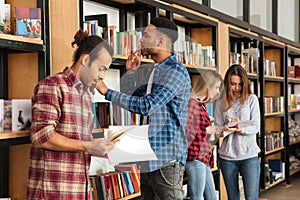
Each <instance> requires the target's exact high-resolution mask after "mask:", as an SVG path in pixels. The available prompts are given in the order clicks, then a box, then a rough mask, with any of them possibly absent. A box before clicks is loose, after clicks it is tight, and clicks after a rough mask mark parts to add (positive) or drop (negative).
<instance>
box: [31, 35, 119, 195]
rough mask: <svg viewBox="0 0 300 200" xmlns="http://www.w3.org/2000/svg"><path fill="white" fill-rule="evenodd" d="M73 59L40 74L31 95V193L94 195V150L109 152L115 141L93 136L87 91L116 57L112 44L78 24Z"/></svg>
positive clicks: (97, 153)
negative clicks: (50, 73) (56, 69)
mask: <svg viewBox="0 0 300 200" xmlns="http://www.w3.org/2000/svg"><path fill="white" fill-rule="evenodd" d="M74 45H76V46H77V49H76V50H75V52H74V57H73V64H72V66H71V67H66V68H65V69H64V70H63V72H60V73H58V74H55V75H53V76H49V77H46V78H45V79H44V80H41V81H40V82H39V83H38V84H37V86H36V87H35V89H34V96H33V98H32V126H31V135H30V138H31V141H32V145H31V149H30V166H29V176H28V185H27V199H72V200H84V199H90V200H91V199H92V192H91V187H90V181H89V168H90V161H91V155H93V156H101V157H105V156H106V153H107V152H108V151H110V150H111V149H112V148H113V147H114V143H112V142H109V141H106V140H104V139H93V138H92V128H93V112H92V99H91V94H90V93H89V91H88V90H89V89H90V88H94V86H95V84H96V83H97V82H98V80H99V79H103V78H104V72H105V71H106V70H107V69H108V68H109V66H110V65H111V63H112V55H113V49H112V48H111V46H110V45H109V44H108V43H107V42H105V41H104V40H103V39H102V38H100V37H99V36H95V35H92V36H88V34H87V33H86V32H83V31H82V30H79V31H78V32H77V33H76V34H75V36H74V41H73V42H72V46H74Z"/></svg>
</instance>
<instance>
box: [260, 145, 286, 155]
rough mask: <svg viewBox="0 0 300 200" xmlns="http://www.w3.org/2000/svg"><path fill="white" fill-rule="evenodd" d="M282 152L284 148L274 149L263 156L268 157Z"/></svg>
mask: <svg viewBox="0 0 300 200" xmlns="http://www.w3.org/2000/svg"><path fill="white" fill-rule="evenodd" d="M282 150H284V146H282V147H278V148H276V149H272V150H270V151H267V152H266V153H265V155H266V156H268V155H271V154H274V153H277V152H279V151H282Z"/></svg>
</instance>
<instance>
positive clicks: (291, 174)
mask: <svg viewBox="0 0 300 200" xmlns="http://www.w3.org/2000/svg"><path fill="white" fill-rule="evenodd" d="M299 171H300V167H299V168H297V169H293V170H290V176H293V175H294V174H296V173H297V172H299Z"/></svg>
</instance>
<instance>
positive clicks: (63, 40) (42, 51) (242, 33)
mask: <svg viewBox="0 0 300 200" xmlns="http://www.w3.org/2000/svg"><path fill="white" fill-rule="evenodd" d="M6 2H7V3H10V4H11V5H12V6H16V5H18V6H27V7H41V8H42V10H43V18H44V19H43V20H42V21H43V23H44V24H43V25H44V26H43V27H44V30H43V39H42V40H38V41H37V40H32V39H28V38H21V37H17V36H13V35H3V34H0V53H1V59H0V60H1V62H0V65H1V71H0V96H1V98H9V99H11V98H30V97H31V95H32V90H33V87H34V85H35V84H36V82H37V81H38V80H39V79H41V78H43V77H45V76H47V75H49V74H54V73H56V72H58V71H61V70H62V69H63V68H64V67H65V66H68V65H70V63H71V59H70V58H71V57H72V53H73V49H72V48H71V45H70V42H71V39H72V38H73V36H74V33H75V32H76V31H77V30H78V28H79V27H80V26H81V24H82V23H78V21H79V22H81V21H82V18H80V17H79V15H80V13H81V14H82V4H83V0H78V1H76V3H74V1H73V0H64V1H48V0H44V1H42V0H37V1H29V0H25V1H24V0H6ZM92 2H95V3H101V4H104V5H106V6H113V7H114V8H116V9H117V10H118V12H119V13H122V14H120V16H125V14H127V13H130V14H133V15H134V16H135V17H136V19H135V20H134V23H135V27H143V26H144V25H145V24H147V21H146V20H145V17H146V16H147V15H148V14H149V15H151V16H158V15H165V16H169V17H171V16H173V18H174V20H175V21H176V22H177V23H178V24H179V25H185V24H186V25H187V27H188V28H187V30H188V31H187V32H188V33H189V34H188V35H193V37H194V39H195V40H198V41H199V42H203V43H208V44H209V45H212V46H213V49H214V50H215V51H216V55H215V60H216V64H215V65H216V68H207V67H204V66H197V67H195V66H192V65H189V64H187V65H186V67H187V68H188V69H189V72H190V73H191V74H193V73H197V72H199V70H200V71H201V70H206V69H207V70H217V71H218V72H219V73H220V74H222V75H224V74H225V71H226V69H227V67H228V64H229V58H230V57H229V53H230V51H231V50H230V48H231V46H232V45H231V41H243V40H246V41H250V44H251V45H253V43H252V41H256V40H258V41H259V42H258V44H257V45H258V46H257V47H258V48H259V49H260V58H263V57H266V58H269V59H271V58H272V59H273V58H274V59H275V60H279V63H280V66H281V67H280V69H279V71H278V72H277V71H276V72H277V74H278V76H276V77H273V76H272V77H269V76H261V75H262V74H263V73H259V74H260V75H257V74H255V73H248V76H249V78H250V79H251V80H252V81H253V82H254V92H255V93H256V94H258V96H259V97H260V104H261V105H264V100H263V99H262V98H263V97H264V96H266V95H269V94H270V95H275V96H281V95H284V96H285V97H284V106H285V109H284V112H273V113H268V114H262V115H263V119H262V129H261V134H265V130H266V129H267V130H268V129H269V130H270V126H271V125H272V126H274V127H275V129H278V130H283V131H284V133H285V134H284V138H285V140H284V143H285V145H284V146H283V147H280V148H276V149H275V150H271V151H267V152H265V147H264V145H263V146H261V148H262V154H261V155H260V156H261V158H262V161H263V163H266V162H267V159H273V158H276V159H277V158H278V159H281V160H284V155H285V157H286V158H288V157H289V155H290V153H291V152H293V151H295V150H296V149H299V144H300V142H298V141H296V142H289V137H288V135H289V134H288V133H289V130H288V128H287V127H288V124H289V123H288V122H289V121H288V119H290V118H291V119H293V118H295V119H296V118H297V117H298V115H299V113H300V111H299V110H298V109H288V104H287V102H288V96H289V95H288V89H289V90H290V91H292V90H293V89H292V88H294V90H295V88H297V86H298V85H300V81H299V80H298V79H294V78H287V76H285V75H284V74H286V72H285V71H284V70H283V69H285V68H286V66H287V65H288V61H287V60H288V59H290V60H291V62H294V63H295V64H296V63H297V58H298V57H299V55H300V50H299V44H298V43H288V42H287V40H283V42H280V41H281V38H280V37H277V38H275V39H274V38H268V37H266V36H263V35H262V34H263V33H265V32H263V31H259V32H260V34H257V33H255V32H253V31H251V30H250V29H249V27H250V28H251V26H245V27H243V26H244V25H245V23H241V24H239V27H237V25H238V24H237V23H236V21H234V20H233V22H232V24H234V25H235V26H233V25H231V24H230V23H228V21H227V22H226V23H227V24H223V23H222V20H223V19H222V18H221V17H220V19H216V18H212V17H210V16H208V15H207V14H205V13H203V14H202V13H200V12H198V11H195V10H194V9H195V8H197V7H196V6H195V7H193V5H194V4H192V3H190V2H188V3H187V2H180V1H169V0H168V1H162V2H164V3H160V2H158V1H149V0H136V1H135V3H134V4H132V3H131V1H126V0H115V1H105V0H94V1H92ZM172 2H173V3H172ZM174 2H175V3H176V2H177V3H178V5H177V4H174ZM185 4H186V5H185ZM49 5H50V6H49ZM179 5H180V6H179ZM49 7H50V8H51V10H49ZM157 8H161V11H159V10H158V9H157ZM206 9H207V10H208V11H207V12H209V10H210V9H209V8H206ZM200 10H201V9H200ZM203 10H204V11H205V9H202V11H203ZM76 11H79V12H76ZM171 13H175V15H174V14H171ZM216 16H217V15H216ZM220 16H222V15H220ZM49 18H50V19H51V24H50V25H49V23H48V21H49ZM78 19H79V20H78ZM125 19H126V18H122V19H121V20H120V27H121V29H120V30H122V31H124V30H126V28H125V27H128V26H129V25H128V24H127V21H126V20H125ZM226 20H228V19H226ZM199 22H200V23H199ZM255 30H256V29H255ZM200 32H202V34H200V35H201V37H200V36H199V37H197V34H198V33H200ZM50 33H51V34H50ZM273 36H274V34H270V37H273ZM257 37H259V39H257ZM201 40H202V41H201ZM49 41H51V46H50V42H49ZM50 47H51V48H50ZM265 50H266V51H265ZM115 58H116V59H115V60H114V63H115V66H114V67H115V68H118V69H120V70H121V68H120V66H121V65H122V63H123V64H124V63H125V57H122V56H119V55H116V56H115ZM143 62H149V61H148V60H147V59H145V60H143ZM50 63H51V64H50ZM50 65H51V67H50ZM20 66H22V68H21V67H20ZM261 66H263V62H262V60H260V64H259V67H260V68H261ZM194 68H196V69H194ZM277 70H278V69H277ZM28 75H30V76H28ZM16 80H18V81H16ZM255 83H257V86H255ZM24 85H26V87H24ZM255 90H257V91H255ZM264 110H265V108H264V107H263V106H262V111H263V112H262V113H265V112H264ZM265 119H266V122H265ZM269 125H270V126H269ZM98 131H100V132H101V131H102V130H97V131H96V130H95V132H98ZM260 142H261V143H262V144H264V138H260ZM28 143H30V140H29V132H11V133H5V134H0V144H1V147H0V162H1V163H7V164H4V165H3V164H2V165H1V167H0V169H1V170H0V174H1V177H2V179H1V180H0V196H1V197H2V196H8V195H10V196H11V197H13V198H23V197H24V196H25V191H24V190H25V188H26V187H25V183H26V182H27V164H28V158H27V155H29V152H28V149H29V147H28ZM283 154H284V155H283ZM264 158H265V159H264ZM285 162H286V167H285V170H286V178H285V179H284V180H280V181H279V182H275V183H272V184H271V185H270V186H268V187H265V189H269V188H270V187H272V186H273V185H276V184H278V183H282V182H284V181H286V182H287V183H288V184H289V178H290V176H292V175H293V174H295V173H298V172H299V171H300V170H299V169H295V170H294V169H293V170H290V169H289V165H290V163H289V160H288V159H286V160H285ZM262 170H263V169H262ZM213 171H214V174H215V173H218V169H213ZM262 172H263V171H262ZM12 174H15V175H12ZM221 176H222V175H220V177H221ZM262 185H264V183H262ZM220 187H223V191H224V190H225V189H224V185H223V184H222V182H220ZM20 188H23V189H20ZM220 190H221V191H222V189H220ZM221 193H222V192H221ZM136 195H137V196H139V194H136ZM223 197H224V196H223V195H222V194H221V199H224V198H225V197H224V198H223Z"/></svg>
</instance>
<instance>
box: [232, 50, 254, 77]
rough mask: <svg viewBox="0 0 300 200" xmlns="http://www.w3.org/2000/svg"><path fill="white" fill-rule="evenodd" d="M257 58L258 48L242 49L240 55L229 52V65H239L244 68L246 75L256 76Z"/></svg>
mask: <svg viewBox="0 0 300 200" xmlns="http://www.w3.org/2000/svg"><path fill="white" fill-rule="evenodd" d="M258 58H259V49H258V48H249V49H243V50H242V53H234V52H230V57H229V63H230V65H232V64H239V65H241V66H242V67H244V68H245V70H246V71H247V72H248V73H254V74H258V73H259V70H258V66H259V65H258Z"/></svg>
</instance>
